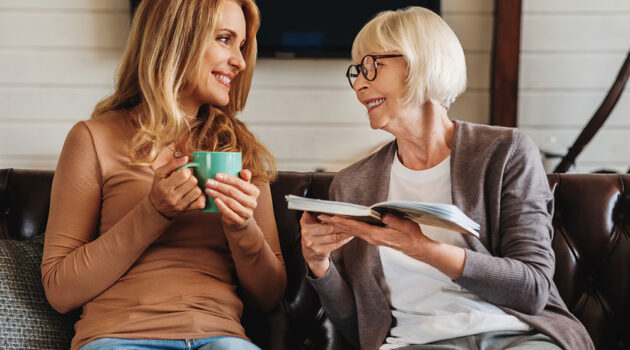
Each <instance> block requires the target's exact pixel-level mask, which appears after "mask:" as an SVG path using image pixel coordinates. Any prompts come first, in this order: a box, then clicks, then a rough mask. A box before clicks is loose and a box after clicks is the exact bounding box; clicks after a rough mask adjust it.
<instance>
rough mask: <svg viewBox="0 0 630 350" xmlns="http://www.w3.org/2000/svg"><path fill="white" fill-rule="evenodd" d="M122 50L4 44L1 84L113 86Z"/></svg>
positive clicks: (1, 57) (0, 57) (0, 75)
mask: <svg viewBox="0 0 630 350" xmlns="http://www.w3.org/2000/svg"><path fill="white" fill-rule="evenodd" d="M121 56H122V52H120V51H109V50H91V51H73V50H35V49H20V50H14V49H1V48H0V84H14V85H15V84H17V85H24V84H28V85H82V86H85V85H88V86H99V87H103V86H111V85H112V82H113V81H114V78H115V76H116V70H117V68H118V64H119V60H120V58H121Z"/></svg>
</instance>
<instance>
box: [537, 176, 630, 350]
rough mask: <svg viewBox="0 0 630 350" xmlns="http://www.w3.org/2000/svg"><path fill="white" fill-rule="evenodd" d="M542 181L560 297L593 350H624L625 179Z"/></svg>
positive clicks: (627, 278) (629, 261) (628, 334)
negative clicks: (550, 209)
mask: <svg viewBox="0 0 630 350" xmlns="http://www.w3.org/2000/svg"><path fill="white" fill-rule="evenodd" d="M548 178H549V183H550V186H551V188H552V189H553V190H554V197H555V202H554V205H555V212H554V218H553V225H554V229H555V235H554V240H553V249H554V251H555V253H556V273H555V275H554V280H555V282H556V285H557V287H558V290H559V291H560V295H561V296H562V299H563V300H564V301H565V303H566V304H567V307H568V308H569V310H570V311H571V312H572V313H573V314H574V315H576V316H577V317H578V318H579V319H580V321H582V323H583V324H584V325H585V326H586V329H587V330H588V332H589V334H590V335H591V338H593V342H594V343H595V346H596V347H597V348H598V349H629V348H630V175H627V174H626V175H614V174H607V175H604V174H563V175H559V174H551V175H548Z"/></svg>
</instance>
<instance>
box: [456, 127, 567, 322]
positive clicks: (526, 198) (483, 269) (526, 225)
mask: <svg viewBox="0 0 630 350" xmlns="http://www.w3.org/2000/svg"><path fill="white" fill-rule="evenodd" d="M552 199H553V198H552V195H551V192H550V190H549V185H548V182H547V179H546V177H545V172H544V170H543V168H542V163H541V161H540V156H539V152H538V148H537V147H536V145H535V144H534V142H533V141H532V140H531V139H530V138H529V137H527V136H526V135H525V134H523V133H521V132H515V133H514V137H513V140H512V148H511V151H510V154H509V157H508V160H507V163H506V166H505V170H504V173H503V178H502V179H501V198H500V218H499V231H500V232H499V234H498V235H497V236H498V237H501V240H500V243H499V244H500V245H499V249H500V256H491V255H488V254H483V253H480V252H475V251H473V250H470V249H467V250H466V262H465V265H464V271H463V275H462V276H461V277H460V278H459V279H457V280H456V282H457V283H458V284H460V285H461V286H463V287H465V288H467V289H468V290H470V291H472V292H473V293H475V294H476V295H478V296H480V297H482V298H483V299H485V300H487V301H489V302H491V303H494V304H498V305H502V306H507V307H509V308H512V309H514V310H517V311H520V312H523V313H527V314H537V313H539V312H540V311H542V310H543V308H544V307H545V305H546V304H547V300H548V297H549V292H550V288H551V285H552V283H553V282H552V281H553V274H554V261H555V260H554V253H553V250H552V247H551V240H552V235H553V230H552V226H551V215H552V205H551V203H552Z"/></svg>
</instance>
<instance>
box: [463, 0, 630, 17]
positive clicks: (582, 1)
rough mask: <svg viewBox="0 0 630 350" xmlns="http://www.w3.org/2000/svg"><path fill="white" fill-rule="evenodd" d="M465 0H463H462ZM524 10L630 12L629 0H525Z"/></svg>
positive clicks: (542, 11) (529, 11) (532, 11)
mask: <svg viewBox="0 0 630 350" xmlns="http://www.w3.org/2000/svg"><path fill="white" fill-rule="evenodd" d="M461 1H463V0H461ZM523 12H524V13H525V14H526V15H527V14H528V13H539V12H541V13H575V12H583V13H600V12H606V13H612V14H615V13H620V12H630V1H628V0H597V1H593V0H553V1H540V0H525V1H523Z"/></svg>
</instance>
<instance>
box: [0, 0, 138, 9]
mask: <svg viewBox="0 0 630 350" xmlns="http://www.w3.org/2000/svg"><path fill="white" fill-rule="evenodd" d="M16 9H18V10H20V9H22V10H23V9H28V10H39V11H44V10H50V9H56V10H77V9H79V10H125V11H129V1H128V0H0V10H5V11H6V10H16Z"/></svg>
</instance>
